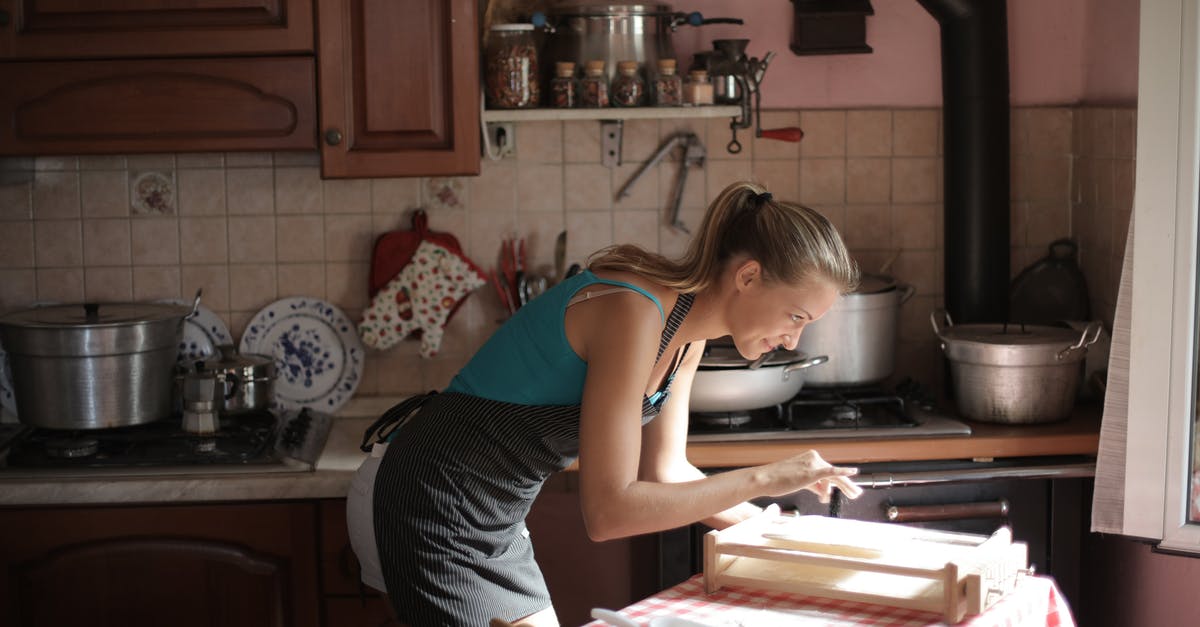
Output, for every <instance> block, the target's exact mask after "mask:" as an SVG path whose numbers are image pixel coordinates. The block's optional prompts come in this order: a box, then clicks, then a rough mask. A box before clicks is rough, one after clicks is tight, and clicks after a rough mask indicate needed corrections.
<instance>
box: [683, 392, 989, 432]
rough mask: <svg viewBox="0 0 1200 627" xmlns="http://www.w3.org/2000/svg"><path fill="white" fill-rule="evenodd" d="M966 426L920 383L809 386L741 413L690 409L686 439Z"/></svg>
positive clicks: (959, 428)
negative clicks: (942, 409)
mask: <svg viewBox="0 0 1200 627" xmlns="http://www.w3.org/2000/svg"><path fill="white" fill-rule="evenodd" d="M970 433H971V427H970V426H968V425H967V424H965V423H963V422H961V421H959V420H957V419H955V418H953V417H951V416H949V415H946V414H945V413H942V412H940V411H938V409H937V408H936V406H935V405H934V403H933V402H932V401H931V400H929V398H928V397H927V395H926V394H925V393H924V391H923V390H922V389H921V388H920V386H919V385H916V384H915V383H913V382H911V381H905V382H902V383H901V384H900V385H899V386H897V388H896V389H894V390H888V389H884V388H882V387H878V386H867V387H832V388H817V387H809V388H804V389H802V390H800V393H799V394H797V395H796V396H795V397H794V398H792V399H791V400H789V401H787V402H785V403H781V404H779V405H771V406H768V407H763V408H760V409H752V410H748V411H742V412H722V413H699V412H692V414H691V416H690V417H689V420H688V441H689V442H720V441H739V440H780V439H789V440H810V439H832V438H903V437H935V436H951V435H958V436H962V435H970Z"/></svg>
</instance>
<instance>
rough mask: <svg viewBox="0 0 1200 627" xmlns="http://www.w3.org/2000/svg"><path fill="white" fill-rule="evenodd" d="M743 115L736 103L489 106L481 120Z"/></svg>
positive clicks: (631, 118)
mask: <svg viewBox="0 0 1200 627" xmlns="http://www.w3.org/2000/svg"><path fill="white" fill-rule="evenodd" d="M741 114H742V108H741V107H739V106H736V105H713V106H703V107H629V108H624V107H606V108H604V109H491V110H485V111H484V112H483V121H484V122H531V121H535V120H664V119H674V118H733V117H737V116H740V115H741Z"/></svg>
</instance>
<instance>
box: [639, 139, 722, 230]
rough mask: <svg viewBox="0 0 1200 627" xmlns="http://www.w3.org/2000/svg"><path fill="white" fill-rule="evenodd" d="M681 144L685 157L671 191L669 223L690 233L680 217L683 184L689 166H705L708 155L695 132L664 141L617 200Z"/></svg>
mask: <svg viewBox="0 0 1200 627" xmlns="http://www.w3.org/2000/svg"><path fill="white" fill-rule="evenodd" d="M679 145H682V146H683V159H682V161H681V162H680V165H679V175H678V176H677V177H675V189H674V191H672V192H671V206H670V210H671V214H670V220H668V222H667V224H669V225H670V226H672V227H674V228H677V229H679V230H680V231H683V232H684V233H687V234H689V235H690V234H691V231H689V230H688V228H687V226H686V225H685V224H684V223H683V221H682V220H680V219H679V205H680V203H682V202H683V186H684V184H685V183H687V174H688V168H689V167H693V166H694V167H698V168H702V167H704V160H705V157H706V156H707V153H706V152H705V151H704V144H702V143H700V138H699V137H697V136H696V134H695V133H686V132H685V133H676V134H674V135H672V136H670V137H668V138H667V141H665V142H663V144H662V145H661V146H659V147H658V150H657V151H656V152H655V153H654V154H653V155H652V156H651V157H650V158H649V159H647V160H646V162H645V163H643V164H642V167H640V168H638V170H637V172H634V173H633V176H631V177H630V178H629V181H627V182H626V183H625V185H624V186H622V187H621V190H620V191H618V192H617V200H621V199H622V198H625V197H626V196H629V190H630V189H632V188H633V186H634V185H635V184H637V182H638V181H639V180H640V179H641V178H642V175H644V174H645V173H646V172H647V171H648V170H649V169H650V168H652V167H654V166H656V165H658V162H660V161H662V160H663V158H664V157H666V156H667V155H668V154H670V152H671V151H672V150H673V149H674V148H675V147H676V146H679Z"/></svg>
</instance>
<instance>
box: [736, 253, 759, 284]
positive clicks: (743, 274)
mask: <svg viewBox="0 0 1200 627" xmlns="http://www.w3.org/2000/svg"><path fill="white" fill-rule="evenodd" d="M733 276H734V283H735V287H736V288H737V290H738V291H741V290H744V289H746V288H748V287H750V286H751V285H752V284H753V283H754V282H755V281H761V280H762V265H760V264H759V263H758V262H757V261H755V260H753V259H747V260H745V261H743V262H742V263H741V264H739V265H738V267H737V269H736V270H735V271H734V273H733Z"/></svg>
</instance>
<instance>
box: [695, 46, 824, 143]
mask: <svg viewBox="0 0 1200 627" xmlns="http://www.w3.org/2000/svg"><path fill="white" fill-rule="evenodd" d="M749 43H750V40H749V39H715V40H713V48H714V52H712V53H710V54H709V56H708V64H709V74H711V75H712V82H713V90H714V94H713V98H714V99H715V101H716V102H717V103H718V104H736V105H741V107H742V112H741V114H740V115H739V116H738V117H736V118H734V119H733V120H731V121H730V122H729V130H730V132H731V133H732V138H731V139H730V140H729V144H728V145H727V146H726V147H725V149H726V150H728V151H729V152H730V153H732V154H737V153H739V152H741V151H742V144H741V142H739V141H738V138H737V131H738V129H739V128H750V125H751V124H753V125H754V136H755V137H764V138H767V139H777V140H779V141H785V142H798V141H800V140H801V139H802V138H803V137H804V131H802V130H800V129H799V128H796V127H794V126H790V127H785V128H773V129H767V130H763V128H762V90H761V89H759V87H760V86H761V84H762V80H763V76H764V75H765V74H766V73H767V66H768V65H770V63H771V59H772V58H773V57H774V56H775V53H774V52H767V54H766V56H764V57H763V58H762V60H759V59H758V58H757V57H747V56H746V46H747V45H748V44H749ZM751 97H753V98H754V103H753V112H752V111H751V101H750V99H751ZM752 113H753V114H752Z"/></svg>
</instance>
